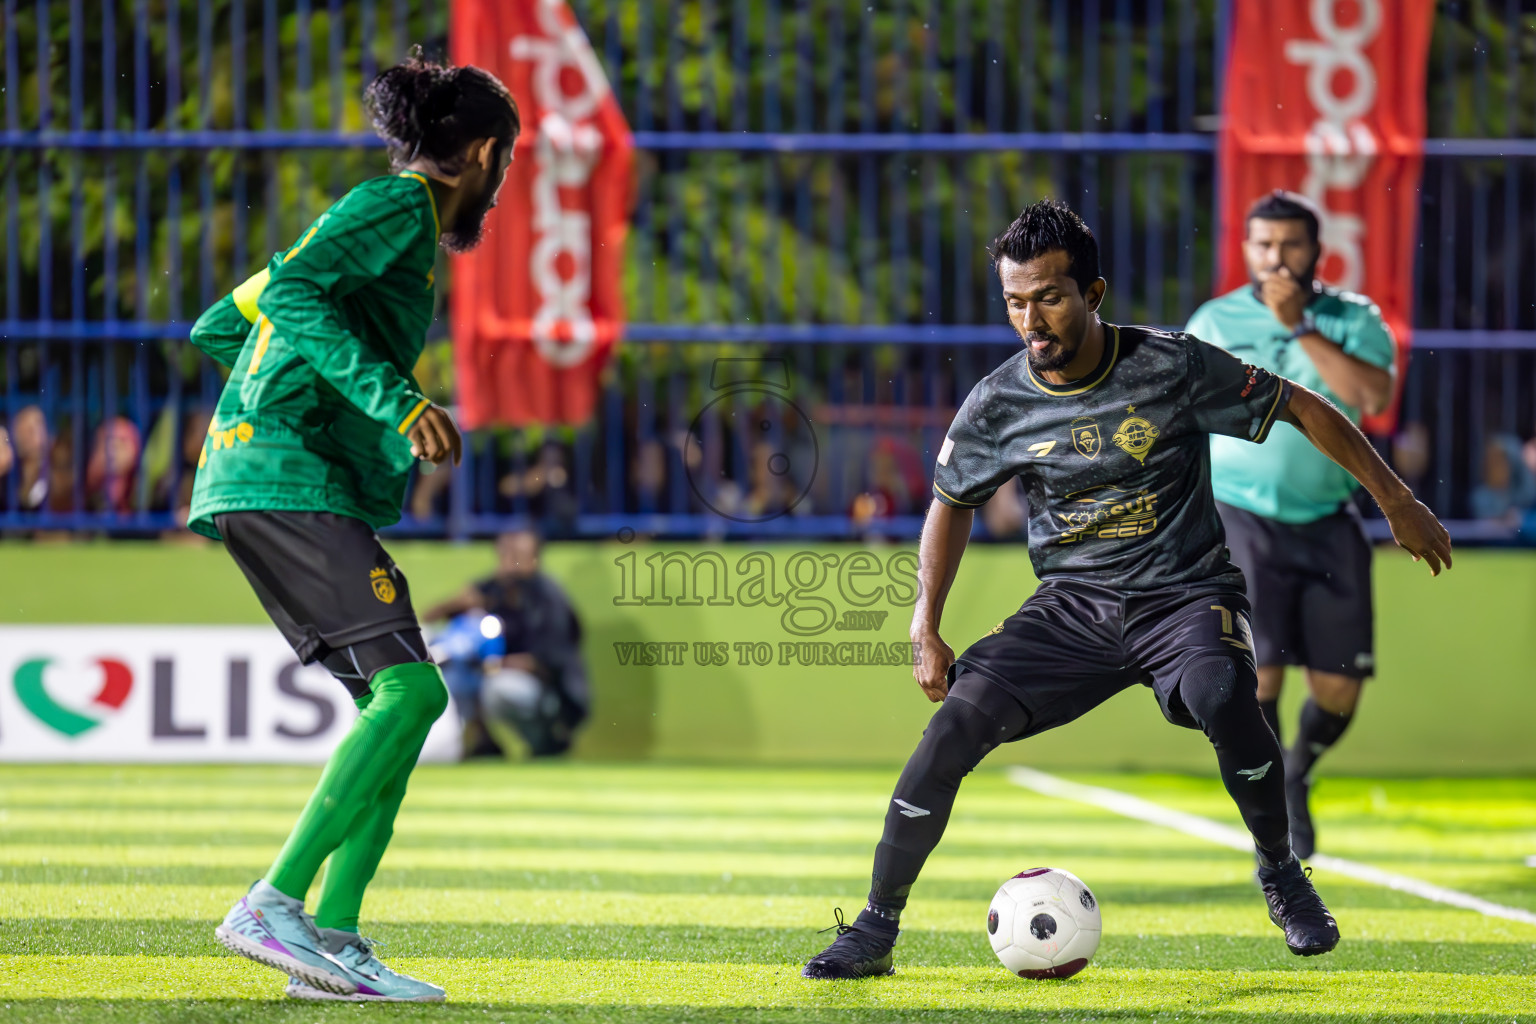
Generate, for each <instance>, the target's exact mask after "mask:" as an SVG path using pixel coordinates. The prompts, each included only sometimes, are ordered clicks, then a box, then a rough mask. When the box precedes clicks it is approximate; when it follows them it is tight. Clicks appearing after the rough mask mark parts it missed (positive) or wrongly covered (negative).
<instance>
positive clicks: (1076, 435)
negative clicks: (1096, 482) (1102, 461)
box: [1071, 416, 1104, 459]
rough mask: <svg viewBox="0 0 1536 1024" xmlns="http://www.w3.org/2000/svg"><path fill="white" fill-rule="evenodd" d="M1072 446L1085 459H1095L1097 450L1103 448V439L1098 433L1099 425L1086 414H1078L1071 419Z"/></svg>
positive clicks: (1097, 454) (1099, 450)
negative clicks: (1075, 417)
mask: <svg viewBox="0 0 1536 1024" xmlns="http://www.w3.org/2000/svg"><path fill="white" fill-rule="evenodd" d="M1071 430H1072V447H1074V448H1076V449H1077V451H1078V454H1079V455H1081V456H1082V457H1083V458H1085V459H1096V458H1098V457H1099V452H1101V451H1103V450H1104V439H1103V437H1101V436H1100V434H1099V425H1098V424H1097V423H1095V422H1094V421H1093V420H1091V419H1089V418H1088V417H1086V416H1079V417H1078V418H1077V419H1075V420H1073V421H1072V427H1071Z"/></svg>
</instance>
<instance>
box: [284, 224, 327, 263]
mask: <svg viewBox="0 0 1536 1024" xmlns="http://www.w3.org/2000/svg"><path fill="white" fill-rule="evenodd" d="M319 230H320V226H319V225H318V224H317V225H315V226H314V227H312V228H310V229H309V234H307V235H305V236H304V238H303V240H302V241H301V242H299V244H298V245H296V246H294V247H293V248H292V249H289V250H288V255H286V256H284V257H283V262H284V263H287V262H288V261H289V260H291V259H293V258H294V257H295V256H297V255H298V254H299V250H300V249H302V248H304V247H305V246H306V245H308V244H309V240H310V239H311V238H314V237H315V232H316V231H319Z"/></svg>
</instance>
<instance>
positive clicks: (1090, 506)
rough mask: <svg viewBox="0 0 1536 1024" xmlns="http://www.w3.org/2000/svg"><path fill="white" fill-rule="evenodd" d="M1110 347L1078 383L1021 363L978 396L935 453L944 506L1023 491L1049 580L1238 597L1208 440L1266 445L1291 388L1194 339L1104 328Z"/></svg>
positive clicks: (986, 383)
mask: <svg viewBox="0 0 1536 1024" xmlns="http://www.w3.org/2000/svg"><path fill="white" fill-rule="evenodd" d="M1104 335H1105V336H1104V341H1105V345H1104V355H1103V358H1101V359H1100V360H1099V365H1098V366H1097V367H1095V368H1094V370H1093V372H1091V373H1090V374H1088V376H1087V377H1085V378H1084V379H1083V380H1082V381H1079V382H1077V383H1074V384H1066V385H1057V384H1052V383H1050V382H1048V381H1045V380H1041V379H1040V378H1038V377H1036V376H1035V374H1034V373H1033V372H1032V371H1031V370H1030V368H1029V361H1028V357H1027V355H1026V354H1025V352H1023V351H1022V350H1021V351H1020V352H1019V353H1018V354H1017V355H1015V356H1013V358H1011V359H1009V360H1008V361H1007V362H1005V363H1003V365H1001V366H999V367H998V368H997V369H996V370H993V371H992V372H991V373H990V374H988V375H987V376H986V377H985V378H983V379H982V380H981V382H980V383H979V384H977V385H976V387H974V388H973V389H971V393H970V395H969V396H967V397H966V400H965V404H964V405H962V406H961V408H960V411H959V412H958V413H957V414H956V415H955V421H954V423H953V424H951V426H950V428H949V434H948V436H947V437H946V438H945V439H944V444H943V446H942V447H941V448H940V449H939V459H938V466H937V468H936V469H935V470H934V474H933V489H934V494H935V496H936V497H937V498H938V499H939V500H940V501H942V502H945V503H946V504H949V505H953V506H955V507H957V508H975V507H976V506H978V505H981V504H982V503H984V502H985V501H986V500H987V499H988V498H990V497H991V496H992V494H993V492H994V491H996V490H997V488H998V487H999V486H1001V485H1002V484H1004V483H1005V482H1007V481H1008V480H1009V479H1011V478H1012V477H1018V478H1019V479H1020V480H1021V481H1022V482H1023V484H1024V492H1025V493H1026V494H1027V495H1028V496H1029V557H1030V561H1031V562H1033V563H1034V568H1035V575H1036V576H1038V577H1039V578H1040V579H1042V580H1044V579H1049V578H1051V577H1068V578H1076V579H1081V580H1084V581H1085V582H1088V583H1096V584H1098V585H1100V586H1103V587H1109V588H1111V589H1115V590H1125V591H1144V590H1156V589H1158V588H1160V587H1166V586H1173V585H1177V584H1183V583H1196V582H1205V581H1211V580H1217V581H1221V582H1223V583H1231V584H1232V585H1234V586H1239V587H1240V586H1242V576H1241V574H1240V573H1239V572H1238V570H1237V569H1235V568H1234V567H1233V566H1232V563H1231V562H1230V561H1229V560H1228V559H1227V554H1226V543H1225V536H1224V534H1223V532H1222V528H1221V520H1220V519H1219V518H1218V517H1217V515H1216V503H1215V501H1214V500H1213V499H1212V497H1211V446H1210V440H1209V438H1208V436H1207V435H1210V434H1229V435H1231V436H1233V437H1238V438H1242V439H1243V440H1245V441H1254V442H1260V441H1263V440H1264V438H1265V437H1266V436H1267V435H1268V434H1269V430H1270V427H1271V426H1272V425H1273V424H1274V422H1275V418H1276V417H1277V416H1278V415H1279V414H1280V411H1281V410H1282V409H1284V408H1285V404H1286V402H1287V401H1288V400H1289V398H1288V396H1289V393H1290V384H1289V383H1288V382H1287V381H1285V380H1283V379H1281V378H1280V377H1277V376H1275V375H1274V374H1272V373H1270V372H1268V371H1267V370H1262V369H1258V368H1256V367H1252V366H1245V365H1244V364H1242V363H1240V362H1238V361H1237V360H1236V359H1234V358H1233V357H1232V356H1230V355H1228V354H1227V353H1225V352H1223V351H1222V350H1221V349H1218V348H1214V347H1213V346H1210V345H1207V344H1205V343H1204V342H1202V341H1200V340H1198V339H1196V338H1192V337H1190V336H1189V335H1186V334H1168V333H1165V332H1163V331H1157V330H1153V329H1151V328H1149V327H1115V326H1114V325H1112V324H1105V325H1104Z"/></svg>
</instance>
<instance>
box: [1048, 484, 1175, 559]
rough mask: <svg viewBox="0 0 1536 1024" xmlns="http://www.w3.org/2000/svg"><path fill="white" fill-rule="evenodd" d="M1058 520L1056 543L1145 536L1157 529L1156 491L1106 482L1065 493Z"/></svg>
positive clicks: (1057, 516)
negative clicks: (1087, 488)
mask: <svg viewBox="0 0 1536 1024" xmlns="http://www.w3.org/2000/svg"><path fill="white" fill-rule="evenodd" d="M1065 501H1066V505H1065V508H1066V511H1058V512H1056V518H1057V519H1060V520H1061V525H1062V531H1061V536H1060V537H1058V538H1057V543H1059V544H1074V543H1077V542H1078V541H1084V540H1117V539H1118V540H1125V539H1130V538H1132V537H1145V536H1146V535H1147V534H1149V533H1151V532H1152V531H1154V530H1156V529H1157V495H1156V494H1155V493H1153V492H1151V491H1136V492H1134V493H1133V492H1131V491H1123V490H1121V489H1120V488H1118V487H1115V486H1113V485H1110V484H1105V485H1104V486H1101V487H1094V488H1091V489H1089V490H1087V491H1079V492H1078V493H1076V494H1069V495H1067V497H1066V499H1065Z"/></svg>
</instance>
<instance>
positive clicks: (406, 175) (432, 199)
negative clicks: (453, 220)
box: [400, 171, 443, 234]
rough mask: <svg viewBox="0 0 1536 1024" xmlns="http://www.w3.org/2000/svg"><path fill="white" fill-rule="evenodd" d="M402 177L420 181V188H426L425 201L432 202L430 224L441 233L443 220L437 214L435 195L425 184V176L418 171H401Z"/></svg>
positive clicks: (430, 187) (429, 186)
mask: <svg viewBox="0 0 1536 1024" xmlns="http://www.w3.org/2000/svg"><path fill="white" fill-rule="evenodd" d="M400 177H402V178H415V179H416V180H417V181H419V182H421V186H422V188H425V189H426V190H427V201H428V202H430V203H431V204H432V226H433V227H435V228H437V233H438V234H442V233H443V222H442V221H441V220H439V219H438V216H437V196H435V195H433V194H432V186H431V185H429V184H427V176H426V175H425V174H422V173H420V172H418V171H401V172H400Z"/></svg>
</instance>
